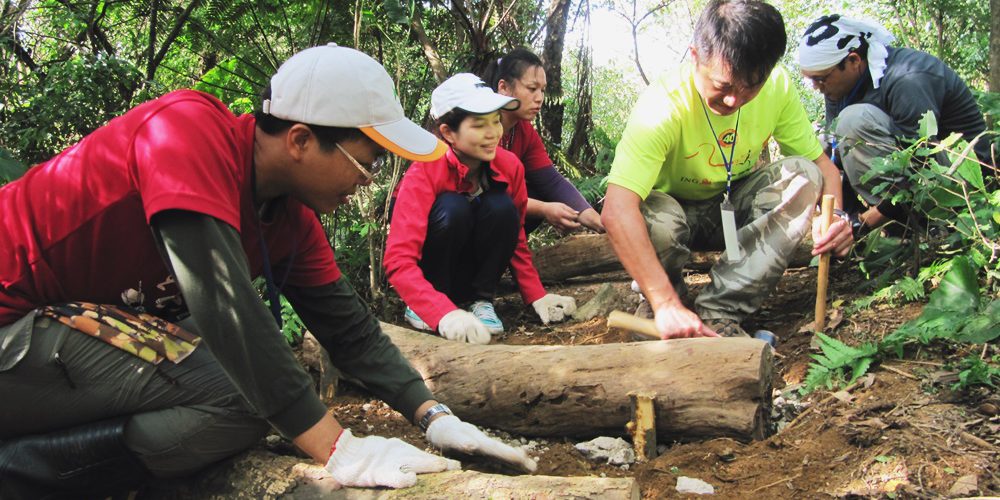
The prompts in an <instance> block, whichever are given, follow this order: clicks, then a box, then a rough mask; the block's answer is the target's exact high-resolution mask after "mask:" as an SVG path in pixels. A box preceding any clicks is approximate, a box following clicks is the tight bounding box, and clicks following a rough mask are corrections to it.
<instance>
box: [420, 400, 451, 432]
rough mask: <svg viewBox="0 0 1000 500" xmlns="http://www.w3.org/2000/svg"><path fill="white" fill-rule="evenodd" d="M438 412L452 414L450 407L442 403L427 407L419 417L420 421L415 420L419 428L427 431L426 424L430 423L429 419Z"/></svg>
mask: <svg viewBox="0 0 1000 500" xmlns="http://www.w3.org/2000/svg"><path fill="white" fill-rule="evenodd" d="M439 413H444V414H445V415H454V413H452V412H451V408H448V407H447V406H445V405H444V404H442V403H438V404H436V405H434V406H432V407H430V408H428V409H427V411H426V412H424V416H422V417H420V422H417V425H419V426H420V429H421V430H423V431H424V432H427V426H429V425H430V424H431V419H432V418H434V415H437V414H439Z"/></svg>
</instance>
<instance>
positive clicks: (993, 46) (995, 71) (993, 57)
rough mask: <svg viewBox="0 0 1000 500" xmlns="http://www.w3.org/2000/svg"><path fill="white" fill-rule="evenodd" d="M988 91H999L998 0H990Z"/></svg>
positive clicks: (999, 4)
mask: <svg viewBox="0 0 1000 500" xmlns="http://www.w3.org/2000/svg"><path fill="white" fill-rule="evenodd" d="M990 25H991V26H990V92H1000V0H990Z"/></svg>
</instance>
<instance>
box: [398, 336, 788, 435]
mask: <svg viewBox="0 0 1000 500" xmlns="http://www.w3.org/2000/svg"><path fill="white" fill-rule="evenodd" d="M382 329H383V331H385V333H386V334H387V335H388V336H389V337H390V338H391V339H392V341H393V343H395V344H396V345H397V346H399V349H400V350H401V351H402V352H403V354H404V355H405V356H406V358H407V359H409V360H410V363H411V364H412V365H413V366H414V367H415V368H416V369H417V371H418V372H420V373H421V375H422V376H423V378H424V380H425V381H426V382H427V385H428V387H430V389H431V391H433V392H434V394H435V396H436V398H437V399H438V400H440V401H442V402H444V403H446V404H447V405H448V406H450V407H451V409H452V410H453V411H454V412H455V414H456V415H457V416H458V417H460V418H462V419H463V420H466V421H469V422H472V423H474V424H477V425H483V426H486V427H492V428H497V429H503V430H505V431H508V432H511V433H515V434H520V435H527V436H544V437H578V438H584V437H593V436H606V435H617V436H621V435H624V434H625V424H626V423H628V420H629V407H630V403H629V397H628V393H629V392H633V391H638V392H643V393H655V394H656V396H655V397H656V400H655V407H656V435H657V436H658V437H659V439H660V440H662V441H669V440H701V439H709V438H715V437H722V436H726V437H732V438H737V439H745V440H749V439H763V438H764V437H766V435H767V433H768V428H769V427H770V426H769V420H770V413H771V377H772V373H773V370H774V368H773V365H772V360H771V356H772V354H771V353H772V351H771V348H770V346H768V345H767V344H766V343H764V342H761V341H759V340H754V339H750V338H742V339H735V338H729V339H677V340H671V341H667V342H663V341H652V342H631V343H626V344H603V345H578V346H509V345H485V346H483V345H472V344H465V343H459V342H452V341H448V340H444V339H441V338H440V337H436V336H432V335H427V334H424V333H418V332H414V331H412V330H407V329H405V328H401V327H398V326H394V325H389V324H386V323H383V324H382Z"/></svg>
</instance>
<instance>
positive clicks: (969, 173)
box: [958, 156, 986, 191]
mask: <svg viewBox="0 0 1000 500" xmlns="http://www.w3.org/2000/svg"><path fill="white" fill-rule="evenodd" d="M973 158H975V156H973ZM958 175H960V176H961V177H962V178H963V179H965V181H966V182H968V183H969V184H971V185H972V186H973V187H975V188H976V189H978V190H980V191H986V184H985V183H984V182H983V169H982V168H980V166H979V162H977V161H973V160H972V159H970V158H966V159H964V160H962V164H961V165H959V166H958Z"/></svg>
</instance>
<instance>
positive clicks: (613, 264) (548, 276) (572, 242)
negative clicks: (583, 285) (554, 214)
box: [532, 234, 812, 283]
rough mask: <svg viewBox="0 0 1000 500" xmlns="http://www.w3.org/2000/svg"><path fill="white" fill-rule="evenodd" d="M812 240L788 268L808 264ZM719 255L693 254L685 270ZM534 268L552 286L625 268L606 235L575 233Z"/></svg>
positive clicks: (704, 266) (540, 255)
mask: <svg viewBox="0 0 1000 500" xmlns="http://www.w3.org/2000/svg"><path fill="white" fill-rule="evenodd" d="M811 249H812V238H810V237H806V238H805V239H804V240H803V241H802V244H800V245H799V248H798V249H797V250H796V251H795V254H794V255H793V256H792V259H791V262H790V263H789V267H802V266H807V265H809V261H810V260H812V255H811V253H810V252H811ZM720 255H722V252H716V251H693V252H691V258H690V259H689V260H688V263H687V265H685V268H688V269H695V270H700V271H704V270H708V269H709V268H711V267H712V266H713V265H715V262H716V261H717V260H719V256H720ZM532 260H533V261H534V263H535V268H536V269H538V274H539V276H541V278H542V281H544V282H547V283H551V282H557V281H563V280H565V279H568V278H572V277H575V276H587V275H591V274H598V273H605V272H611V271H621V270H622V269H624V268H623V267H622V264H621V262H619V261H618V256H617V255H616V254H615V250H614V248H612V247H611V241H610V240H608V235H607V234H577V235H572V236H567V237H566V238H563V239H562V240H560V241H559V242H558V243H556V244H554V245H550V246H547V247H544V248H540V249H538V251H536V252H534V254H533V255H532Z"/></svg>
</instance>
